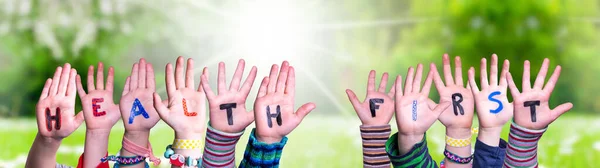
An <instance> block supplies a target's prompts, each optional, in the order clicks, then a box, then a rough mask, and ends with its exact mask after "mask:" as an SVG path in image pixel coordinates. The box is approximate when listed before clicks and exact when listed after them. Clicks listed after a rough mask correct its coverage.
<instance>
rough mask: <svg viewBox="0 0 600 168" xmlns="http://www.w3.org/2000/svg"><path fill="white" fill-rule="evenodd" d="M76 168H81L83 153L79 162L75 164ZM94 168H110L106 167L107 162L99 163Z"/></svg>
mask: <svg viewBox="0 0 600 168" xmlns="http://www.w3.org/2000/svg"><path fill="white" fill-rule="evenodd" d="M104 156H105V157H106V156H108V152H106V155H104ZM77 168H83V153H82V154H81V156H79V162H78V163H77ZM96 168H110V167H109V166H108V162H100V164H98V166H96Z"/></svg>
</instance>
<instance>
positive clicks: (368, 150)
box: [360, 124, 391, 168]
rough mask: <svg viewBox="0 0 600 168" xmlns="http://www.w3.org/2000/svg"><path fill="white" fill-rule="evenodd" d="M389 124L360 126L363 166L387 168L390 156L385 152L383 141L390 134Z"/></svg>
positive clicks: (367, 167)
mask: <svg viewBox="0 0 600 168" xmlns="http://www.w3.org/2000/svg"><path fill="white" fill-rule="evenodd" d="M390 132H391V128H390V125H389V124H388V125H379V126H365V125H361V126H360V136H361V138H362V147H363V167H365V168H383V167H385V168H389V167H390V158H389V157H388V155H387V153H386V152H385V142H386V141H387V139H388V138H389V136H390Z"/></svg>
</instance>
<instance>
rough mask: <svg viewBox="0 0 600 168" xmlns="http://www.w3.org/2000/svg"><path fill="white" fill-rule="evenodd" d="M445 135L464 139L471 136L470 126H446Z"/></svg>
mask: <svg viewBox="0 0 600 168" xmlns="http://www.w3.org/2000/svg"><path fill="white" fill-rule="evenodd" d="M446 136H449V137H451V138H455V139H466V138H469V137H471V128H450V127H449V128H446Z"/></svg>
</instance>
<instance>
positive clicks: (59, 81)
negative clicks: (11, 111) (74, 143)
mask: <svg viewBox="0 0 600 168" xmlns="http://www.w3.org/2000/svg"><path fill="white" fill-rule="evenodd" d="M76 75H77V71H76V70H75V69H72V68H71V65H70V64H68V63H67V64H65V65H64V66H63V67H58V68H56V72H54V77H53V78H52V79H48V80H46V83H45V84H44V89H43V90H42V95H41V96H40V101H39V102H38V103H37V105H36V116H37V124H38V131H39V132H38V133H39V134H40V135H41V136H42V137H44V138H46V139H51V140H58V141H60V140H62V139H63V138H65V137H67V136H69V135H71V133H73V132H74V131H75V130H77V128H79V126H81V123H83V121H84V117H83V113H79V114H77V115H75V92H76V86H75V76H76Z"/></svg>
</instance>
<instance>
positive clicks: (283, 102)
mask: <svg viewBox="0 0 600 168" xmlns="http://www.w3.org/2000/svg"><path fill="white" fill-rule="evenodd" d="M277 69H279V68H278V66H277V65H273V66H272V67H271V73H270V74H269V76H268V77H265V78H264V79H263V80H262V83H261V85H260V89H259V91H258V95H257V97H256V101H255V102H254V117H255V119H256V132H255V133H256V138H257V139H258V140H259V141H261V142H265V143H268V144H270V143H276V142H280V141H281V139H282V138H283V137H284V136H286V135H287V134H289V133H290V132H292V130H294V129H295V128H296V127H297V126H298V124H300V122H301V121H302V119H304V117H305V116H306V115H307V114H308V113H310V112H311V111H312V110H313V109H314V108H315V104H314V103H306V104H304V105H302V106H301V107H300V108H299V109H298V111H296V112H295V113H294V96H295V87H296V81H295V80H296V77H295V72H294V67H292V66H289V63H288V62H287V61H284V62H283V64H282V65H281V70H280V72H279V75H278V73H277Z"/></svg>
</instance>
